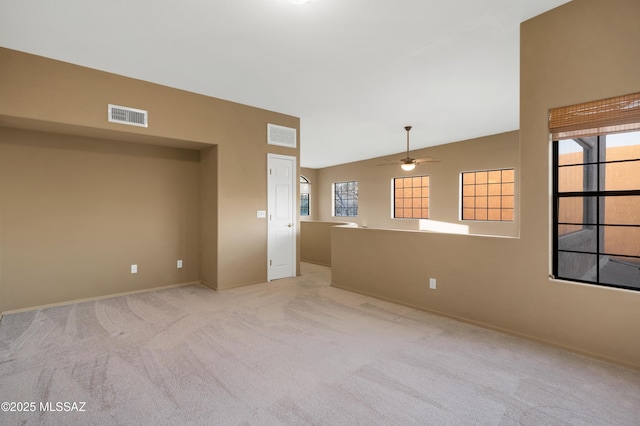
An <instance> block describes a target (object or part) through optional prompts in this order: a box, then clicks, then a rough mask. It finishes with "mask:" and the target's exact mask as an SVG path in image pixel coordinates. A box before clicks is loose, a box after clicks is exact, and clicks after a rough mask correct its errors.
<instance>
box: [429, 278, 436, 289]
mask: <svg viewBox="0 0 640 426" xmlns="http://www.w3.org/2000/svg"><path fill="white" fill-rule="evenodd" d="M429 288H430V289H431V290H435V289H436V279H435V278H429Z"/></svg>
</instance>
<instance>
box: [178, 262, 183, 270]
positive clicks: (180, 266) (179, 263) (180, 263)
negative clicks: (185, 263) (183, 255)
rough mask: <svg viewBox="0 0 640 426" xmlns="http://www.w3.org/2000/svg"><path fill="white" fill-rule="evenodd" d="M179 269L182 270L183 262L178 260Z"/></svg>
mask: <svg viewBox="0 0 640 426" xmlns="http://www.w3.org/2000/svg"><path fill="white" fill-rule="evenodd" d="M178 268H182V260H178Z"/></svg>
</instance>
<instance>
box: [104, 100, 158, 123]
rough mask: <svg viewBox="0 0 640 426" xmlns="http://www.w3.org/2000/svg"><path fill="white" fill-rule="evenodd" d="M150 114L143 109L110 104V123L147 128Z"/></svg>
mask: <svg viewBox="0 0 640 426" xmlns="http://www.w3.org/2000/svg"><path fill="white" fill-rule="evenodd" d="M148 118H149V113H148V112H147V111H144V110H142V109H135V108H128V107H123V106H118V105H111V104H109V121H110V122H112V123H120V124H128V125H130V126H140V127H147V123H148Z"/></svg>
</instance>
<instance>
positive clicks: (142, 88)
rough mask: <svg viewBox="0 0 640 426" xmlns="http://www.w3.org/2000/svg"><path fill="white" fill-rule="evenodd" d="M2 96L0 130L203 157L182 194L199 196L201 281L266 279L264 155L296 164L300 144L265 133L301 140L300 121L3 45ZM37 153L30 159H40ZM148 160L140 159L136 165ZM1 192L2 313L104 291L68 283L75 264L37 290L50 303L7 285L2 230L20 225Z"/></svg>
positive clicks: (226, 284) (59, 268)
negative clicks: (142, 121) (138, 121)
mask: <svg viewBox="0 0 640 426" xmlns="http://www.w3.org/2000/svg"><path fill="white" fill-rule="evenodd" d="M0 94H1V96H0V127H4V128H23V129H28V130H37V131H41V132H43V133H50V134H65V135H72V136H82V137H88V138H99V139H101V142H97V143H98V144H104V145H110V144H111V142H118V141H122V142H137V143H143V144H150V145H158V146H160V145H164V146H170V147H179V148H188V149H195V150H201V153H200V154H201V159H200V163H199V164H200V165H199V174H200V175H199V180H198V181H196V183H195V185H196V186H195V187H194V188H195V189H194V188H188V189H185V190H186V191H192V190H195V191H196V192H198V193H199V194H200V197H199V199H198V203H199V207H198V208H199V209H200V210H199V219H198V223H199V229H200V231H201V232H200V244H199V247H200V249H199V253H198V256H199V264H200V268H199V269H200V273H199V277H198V278H199V279H201V280H203V281H204V282H206V283H207V284H208V285H210V286H212V287H213V288H216V289H224V288H230V287H236V286H240V285H246V284H252V283H257V282H263V281H266V278H267V222H266V220H264V219H257V218H256V211H257V210H266V208H267V183H266V176H267V167H266V162H267V153H268V152H272V153H276V154H283V155H291V156H294V157H296V158H298V159H299V152H300V150H299V141H298V147H297V148H295V149H291V148H285V147H279V146H270V145H267V144H266V135H267V129H266V128H267V123H274V124H278V125H283V126H288V127H293V128H296V129H297V130H298V132H297V133H298V134H300V132H299V119H298V118H296V117H292V116H288V115H283V114H278V113H275V112H270V111H266V110H262V109H258V108H253V107H249V106H245V105H240V104H236V103H233V102H228V101H224V100H220V99H215V98H211V97H207V96H202V95H197V94H194V93H189V92H185V91H181V90H177V89H172V88H169V87H164V86H159V85H155V84H151V83H148V82H144V81H139V80H134V79H130V78H125V77H122V76H118V75H114V74H109V73H104V72H100V71H96V70H91V69H87V68H83V67H80V66H76V65H72V64H68V63H64V62H60V61H55V60H51V59H46V58H42V57H38V56H34V55H29V54H26V53H22V52H17V51H14V50H9V49H3V48H0ZM109 103H112V104H116V105H123V106H130V107H133V108H140V109H145V110H148V111H149V127H148V128H138V127H133V126H124V125H121V124H116V123H109V122H108V121H107V116H106V115H107V105H108V104H109ZM4 134H6V132H5V133H3V135H4ZM49 137H53V135H49V136H44V137H42V139H41V141H40V143H41V144H47V141H48V139H49ZM7 142H9V143H11V141H10V140H8V139H7V138H6V137H4V136H3V139H1V140H0V143H3V144H4V143H7ZM41 149H44V148H39V149H36V150H35V153H34V154H33V155H34V156H38V155H40V154H39V152H40V150H41ZM65 152H66V151H65ZM67 155H71V154H69V153H67ZM145 155H146V154H141V155H139V157H141V158H140V161H142V158H144V157H145ZM143 163H144V162H143ZM298 164H299V161H298ZM157 178H158V179H159V180H168V179H171V175H170V174H163V173H160V175H159V176H158V177H157ZM123 183H124V182H123ZM7 185H9V187H11V186H10V185H13V183H11V182H9V181H2V182H0V188H1V189H0V191H2V193H0V218H1V222H0V238H1V239H0V311H7V310H13V309H21V308H27V307H30V306H37V305H40V304H42V303H56V302H63V301H66V300H70V299H76V298H80V297H93V296H97V295H100V294H102V291H96V292H95V294H90V293H87V292H85V291H84V290H80V289H78V288H75V287H74V285H73V284H69V280H68V277H70V276H73V275H74V274H75V271H76V270H77V265H76V263H75V262H74V261H71V260H70V261H69V262H66V263H64V262H63V263H57V264H56V265H55V266H56V274H55V275H53V276H51V279H50V280H48V281H47V282H46V283H40V284H39V285H42V286H51V287H52V290H51V291H50V292H49V293H50V296H51V297H42V298H40V297H38V296H37V295H34V294H33V292H31V290H26V289H23V288H22V287H21V283H22V281H19V282H15V281H13V280H9V279H7V278H6V277H7V274H6V270H7V268H9V267H10V265H8V260H7V259H6V253H7V252H8V251H11V250H14V247H12V246H13V244H14V242H13V240H11V245H10V244H9V240H7V238H8V237H7V232H10V231H9V229H12V228H13V227H14V226H16V224H15V223H13V222H12V221H13V220H14V219H12V221H9V220H8V219H6V218H5V214H4V211H5V208H7V206H9V208H10V209H12V208H13V206H11V205H10V204H8V201H6V199H5V196H4V191H5V187H7ZM12 202H13V201H12ZM136 202H137V201H136ZM125 207H126V206H125ZM147 211H148V212H151V211H153V214H154V216H151V217H149V218H148V220H149V221H151V222H153V221H154V220H155V216H158V217H164V216H165V215H166V214H167V213H166V212H165V211H164V210H157V209H148V210H147ZM15 220H22V219H21V218H16V219H15ZM19 226H22V224H20V225H19ZM96 226H97V225H96ZM42 235H43V236H45V235H50V236H51V240H49V241H46V245H47V246H48V247H57V250H60V246H59V245H57V244H56V239H57V236H56V235H55V233H50V234H46V233H43V234H42ZM35 249H36V248H35V247H34V250H35ZM52 250H53V249H52ZM114 250H116V249H115V248H114V247H111V246H109V247H103V249H102V251H103V252H102V255H103V257H106V258H109V257H113V256H115V254H114V252H113V251H114ZM29 252H30V251H29V250H27V251H25V253H29ZM34 256H35V255H34ZM43 257H44V254H43ZM298 258H299V241H298ZM34 259H35V258H34ZM122 261H123V262H125V263H124V264H125V265H127V266H126V267H127V268H128V264H129V263H133V262H132V261H131V260H130V259H126V260H124V259H123V260H122ZM29 265H31V266H30V267H35V266H37V265H35V263H34V262H31V263H29ZM52 267H53V266H52ZM118 267H120V266H118ZM298 269H299V265H298ZM180 280H181V278H180V279H179V280H178V279H177V278H176V279H170V280H168V282H173V283H178V282H181V281H180ZM164 282H166V281H163V283H164ZM116 285H120V284H116ZM145 285H146V284H145ZM158 285H161V283H158ZM124 287H126V286H124ZM124 287H123V288H124Z"/></svg>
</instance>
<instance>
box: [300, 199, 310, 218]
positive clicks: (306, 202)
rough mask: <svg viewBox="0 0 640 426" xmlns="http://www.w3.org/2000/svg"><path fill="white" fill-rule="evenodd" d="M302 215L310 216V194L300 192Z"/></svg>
mask: <svg viewBox="0 0 640 426" xmlns="http://www.w3.org/2000/svg"><path fill="white" fill-rule="evenodd" d="M300 216H309V194H300Z"/></svg>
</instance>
